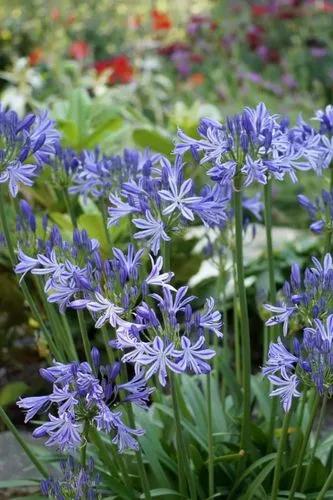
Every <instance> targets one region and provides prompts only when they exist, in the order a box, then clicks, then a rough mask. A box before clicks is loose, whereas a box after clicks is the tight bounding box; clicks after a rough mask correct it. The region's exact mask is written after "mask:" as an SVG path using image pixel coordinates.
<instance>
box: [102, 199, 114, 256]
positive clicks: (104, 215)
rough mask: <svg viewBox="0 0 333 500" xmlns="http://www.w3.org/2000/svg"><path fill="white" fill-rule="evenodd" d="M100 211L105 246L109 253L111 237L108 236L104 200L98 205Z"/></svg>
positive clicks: (106, 212) (106, 210) (106, 211)
mask: <svg viewBox="0 0 333 500" xmlns="http://www.w3.org/2000/svg"><path fill="white" fill-rule="evenodd" d="M100 211H101V214H102V220H103V228H104V233H105V237H106V241H107V244H108V247H109V248H108V250H109V251H110V252H111V249H112V241H111V236H110V232H109V228H108V225H107V220H108V209H107V206H106V204H105V201H104V200H102V202H101V204H100Z"/></svg>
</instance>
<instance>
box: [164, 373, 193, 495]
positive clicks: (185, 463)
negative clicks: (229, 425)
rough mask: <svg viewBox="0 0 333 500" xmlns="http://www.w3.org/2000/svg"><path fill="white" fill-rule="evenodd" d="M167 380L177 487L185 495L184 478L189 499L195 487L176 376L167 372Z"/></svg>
mask: <svg viewBox="0 0 333 500" xmlns="http://www.w3.org/2000/svg"><path fill="white" fill-rule="evenodd" d="M169 380H170V387H171V397H172V406H173V414H174V417H175V425H176V441H177V463H178V480H179V489H180V493H181V494H182V495H185V496H186V495H187V493H186V490H187V488H186V480H187V482H188V484H189V489H190V498H191V500H195V499H196V497H197V496H196V492H195V487H194V485H193V478H192V474H191V469H190V464H189V457H188V455H187V451H186V447H185V443H184V436H183V432H182V427H181V419H180V410H179V402H178V394H177V388H176V378H175V376H174V374H173V373H172V372H169Z"/></svg>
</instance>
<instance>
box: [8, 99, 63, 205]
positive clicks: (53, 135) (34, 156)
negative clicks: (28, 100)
mask: <svg viewBox="0 0 333 500" xmlns="http://www.w3.org/2000/svg"><path fill="white" fill-rule="evenodd" d="M0 137H1V141H0V184H4V183H8V186H9V192H10V194H11V196H13V197H16V195H17V193H18V189H19V184H24V185H26V186H32V185H33V182H34V178H35V177H36V175H37V174H38V172H39V170H40V169H41V167H42V166H43V164H45V163H46V162H48V161H50V159H51V158H52V157H53V156H54V155H55V152H56V148H57V145H58V144H59V133H58V132H57V131H56V129H55V128H54V122H53V121H52V120H50V118H49V117H48V114H47V112H44V113H40V114H37V115H35V114H32V113H31V114H28V115H26V116H25V117H24V118H23V119H21V120H20V119H19V117H18V115H17V114H16V113H15V111H7V110H5V109H4V108H3V106H1V104H0Z"/></svg>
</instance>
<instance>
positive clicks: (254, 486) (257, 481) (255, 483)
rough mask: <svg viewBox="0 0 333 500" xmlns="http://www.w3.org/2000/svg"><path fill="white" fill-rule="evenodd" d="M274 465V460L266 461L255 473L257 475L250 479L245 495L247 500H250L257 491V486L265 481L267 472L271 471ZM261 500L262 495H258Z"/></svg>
mask: <svg viewBox="0 0 333 500" xmlns="http://www.w3.org/2000/svg"><path fill="white" fill-rule="evenodd" d="M274 467H275V460H273V461H272V462H270V463H268V464H267V465H266V466H265V467H264V468H263V469H262V470H261V471H260V472H259V474H258V475H257V477H256V478H255V479H254V481H252V483H251V486H250V487H249V489H248V490H247V495H246V498H247V499H248V500H251V499H252V497H253V496H254V495H255V494H256V493H257V490H258V489H259V487H260V486H261V485H262V483H263V482H264V481H265V479H266V477H267V476H268V474H269V473H270V472H271V470H272V469H274ZM260 498H261V499H262V500H263V497H262V496H261V497H260Z"/></svg>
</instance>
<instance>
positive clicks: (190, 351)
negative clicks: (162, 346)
mask: <svg viewBox="0 0 333 500" xmlns="http://www.w3.org/2000/svg"><path fill="white" fill-rule="evenodd" d="M204 343H205V337H204V336H200V337H199V339H198V340H197V341H196V342H195V343H194V344H192V343H191V341H190V339H189V338H187V337H186V336H185V335H183V336H182V339H181V347H182V348H181V350H180V349H179V350H177V351H176V355H177V356H179V358H177V360H176V363H177V365H178V368H179V369H180V370H181V371H186V370H187V369H188V370H190V371H192V372H194V373H196V374H197V375H199V374H202V373H209V372H210V370H211V367H210V365H209V364H208V363H207V362H206V361H207V360H209V359H211V358H213V357H214V356H215V354H216V353H215V351H214V350H213V349H205V348H203V345H204Z"/></svg>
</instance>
